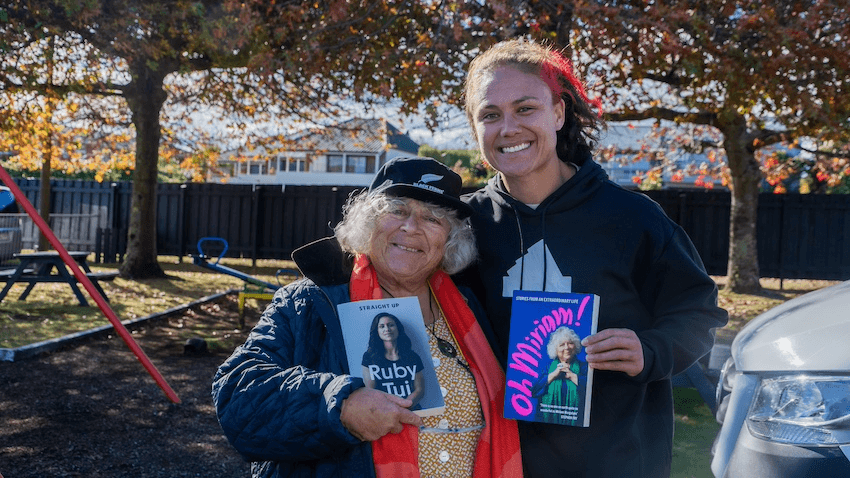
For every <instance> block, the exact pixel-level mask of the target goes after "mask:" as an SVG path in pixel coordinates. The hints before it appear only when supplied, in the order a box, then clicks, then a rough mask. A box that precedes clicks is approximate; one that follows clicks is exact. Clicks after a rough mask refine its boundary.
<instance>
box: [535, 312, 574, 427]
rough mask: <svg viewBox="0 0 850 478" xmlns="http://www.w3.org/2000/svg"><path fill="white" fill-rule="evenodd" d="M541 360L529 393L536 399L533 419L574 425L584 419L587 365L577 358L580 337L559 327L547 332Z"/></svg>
mask: <svg viewBox="0 0 850 478" xmlns="http://www.w3.org/2000/svg"><path fill="white" fill-rule="evenodd" d="M546 352H547V353H548V355H549V359H550V361H549V362H548V363H547V362H544V368H543V369H542V370H541V371H540V376H539V379H538V381H537V382H535V383H534V384H533V385H532V387H531V393H532V394H533V396H534V397H535V398H537V399H538V406H537V414H536V416H535V419H536V420H538V421H541V422H546V423H558V424H561V425H577V424H580V423H582V422H583V421H584V406H583V405H584V403H583V398H584V394H585V387H586V385H587V366H586V364H584V363H582V362H581V361H579V359H578V354H579V353H581V339H579V336H578V334H577V333H576V332H575V330H573V329H571V328H569V327H567V326H561V327H558V328H557V329H555V331H554V332H552V334H551V335H549V341H548V343H547V344H546Z"/></svg>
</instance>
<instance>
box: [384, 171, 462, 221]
mask: <svg viewBox="0 0 850 478" xmlns="http://www.w3.org/2000/svg"><path fill="white" fill-rule="evenodd" d="M462 186H463V180H462V179H461V178H460V176H459V175H458V174H457V173H455V172H454V171H452V170H451V169H449V168H448V167H446V165H444V164H443V163H441V162H439V161H437V160H436V159H431V158H420V157H399V158H393V159H391V160H389V161H387V162H386V163H385V164H384V165H383V166H381V169H379V170H378V172H377V173H376V174H375V178H374V179H372V184H371V185H370V186H369V194H377V193H383V194H386V195H387V196H394V197H406V198H411V199H416V200H419V201H424V202H429V203H432V204H436V205H438V206H443V207H447V208H450V209H453V210H455V211H457V213H458V216H460V217H461V218H465V217H469V216H471V215H472V213H473V210H472V208H471V207H470V206H469V205H468V204H466V203H465V202H463V201H461V200H460V192H461V187H462Z"/></svg>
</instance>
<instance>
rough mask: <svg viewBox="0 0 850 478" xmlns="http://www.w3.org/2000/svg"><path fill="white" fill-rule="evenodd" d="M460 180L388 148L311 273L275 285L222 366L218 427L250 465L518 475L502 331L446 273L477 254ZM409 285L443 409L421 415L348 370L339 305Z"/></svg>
mask: <svg viewBox="0 0 850 478" xmlns="http://www.w3.org/2000/svg"><path fill="white" fill-rule="evenodd" d="M461 186H462V179H461V177H460V176H459V175H458V174H457V173H455V172H454V171H452V170H451V169H449V168H448V167H446V166H445V165H443V164H442V163H440V162H438V161H436V160H434V159H430V158H419V157H400V158H394V159H391V160H389V161H387V162H386V163H385V164H383V165H382V166H381V167H380V169H379V170H378V172H377V173H376V175H375V177H374V178H373V181H372V184H371V185H370V186H369V188H368V189H366V190H364V191H362V192H358V193H357V194H354V195H352V196H351V197H350V198H349V199H348V202H347V203H346V205H345V207H344V208H343V214H342V220H341V222H340V223H339V224H337V225H336V227H335V228H334V235H333V237H329V238H325V239H321V240H318V241H315V242H313V243H310V244H307V245H306V246H303V247H301V248H299V249H297V250H296V251H295V252H293V254H292V259H293V260H294V261H295V262H296V264H297V265H298V268H299V269H300V270H301V272H302V273H303V275H304V278H303V279H301V280H298V281H296V282H293V283H291V284H288V285H287V286H285V287H282V288H281V289H279V290H278V291H277V292H276V293H275V295H274V298H273V299H272V301H271V303H270V304H269V305H268V307H267V308H266V310H265V312H263V314H262V316H261V317H260V319H259V321H258V323H257V325H256V326H255V327H254V328H253V329H252V331H251V333H250V334H249V336H248V338H247V339H246V341H245V343H244V344H242V345H241V346H239V347H237V348H236V350H235V351H234V352H233V353H232V355H231V356H230V357H229V358H228V359H227V360H226V361H225V362H224V363H223V364H222V365H221V366H220V367H219V368H218V370H217V372H216V374H215V376H214V378H213V386H212V398H213V403H214V405H215V408H216V415H217V417H218V420H219V423H220V424H221V428H222V430H223V431H224V434H225V436H226V437H227V439H228V441H229V442H230V443H231V444H232V445H233V446H234V447H235V448H236V450H237V451H239V453H240V454H242V456H244V457H245V458H246V459H247V460H248V461H250V462H251V470H252V474H253V476H255V477H264V478H266V477H291V476H299V477H308V476H311V477H312V476H356V477H374V476H377V477H416V476H459V477H473V476H474V477H482V478H484V477H515V476H516V477H518V476H522V460H521V456H520V448H519V447H520V445H519V434H518V431H517V425H516V421H514V420H508V419H505V418H504V395H505V386H506V385H505V381H506V380H505V374H504V370H503V369H502V368H501V367H500V365H499V361H498V360H497V359H496V356H495V355H494V353H493V350H492V349H491V348H490V346H489V339H488V338H487V337H488V336H492V331H491V330H490V329H489V328H488V326H487V325H486V324H488V322H487V321H486V320H485V317H484V315H483V309H482V307H481V305H480V303H479V302H478V301H477V299H476V298H475V296H474V295H473V294H472V292H471V291H470V290H469V289H467V288H463V287H461V288H459V287H456V286H455V284H454V281H453V280H452V278H451V277H450V275H449V274H455V273H457V272H459V271H460V270H462V269H464V268H465V267H467V266H469V264H471V263H472V261H473V260H474V259H475V257H476V255H477V251H476V247H475V238H474V234H473V231H472V229H471V228H470V225H469V215H470V214H471V210H470V208H469V207H468V206H467V205H466V204H464V203H463V202H462V201H461V200H460V193H461ZM404 297H416V298H417V301H418V304H419V307H420V310H421V314H422V320H423V322H424V324H423V326H424V328H425V329H427V332H426V333H427V335H428V337H427V339H428V345H427V346H428V347H429V350H430V353H431V356H429V357H421V359H422V360H428V361H431V362H432V363H433V364H434V370H435V372H436V378H437V381H438V383H439V387H440V389H441V391H442V396H443V402H444V407H443V408H444V412H443V413H442V414H439V415H434V416H425V417H420V416H418V415H416V414H415V413H414V412H413V411H411V410H409V407H411V406H412V405H413V400H411V399H410V397H407V398H402V397H398V396H396V395H394V394H392V393H386V392H385V391H382V390H381V387H380V385H378V386H377V387H376V388H375V389H373V388H369V387H366V386H365V383H364V381H363V379H362V378H358V377H356V376H353V375H352V374H351V373H352V371H351V370H350V369H349V363H350V360H349V359H350V357H348V353H347V351H346V344H345V340H344V335H343V331H342V326H341V320H344V319H345V318H344V317H340V315H339V314H338V306H339V305H341V304H347V303H350V302H356V301H364V300H373V299H392V298H396V299H400V298H404ZM482 324H483V325H482ZM485 327H486V328H485ZM399 329H400V327H399ZM361 340H365V338H361ZM386 342H387V341H383V340H382V343H381V344H380V345H379V346H380V347H383V345H384V344H385V343H386ZM361 353H362V352H361ZM378 355H380V353H379V354H378ZM385 356H386V355H385ZM360 358H361V357H356V360H355V363H356V361H357V360H359V359H360ZM358 372H359V371H358Z"/></svg>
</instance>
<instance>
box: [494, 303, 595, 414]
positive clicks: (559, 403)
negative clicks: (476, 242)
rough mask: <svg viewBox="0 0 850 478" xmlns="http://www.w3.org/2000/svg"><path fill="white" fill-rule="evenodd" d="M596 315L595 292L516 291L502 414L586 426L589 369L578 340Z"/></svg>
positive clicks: (592, 326) (591, 331) (590, 383)
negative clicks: (503, 411)
mask: <svg viewBox="0 0 850 478" xmlns="http://www.w3.org/2000/svg"><path fill="white" fill-rule="evenodd" d="M598 315H599V296H597V295H595V294H578V293H559V292H535V291H522V290H518V291H514V297H513V305H512V309H511V329H510V336H509V347H508V368H507V370H506V373H505V375H506V380H507V388H506V391H505V418H512V419H516V420H525V421H530V422H545V423H556V424H560V425H571V426H579V427H588V426H590V406H591V399H590V397H591V388H592V386H593V369H589V368H588V366H587V360H586V355H585V352H584V350H583V347H582V346H581V341H582V339H584V338H585V337H587V336H589V335H593V334H595V333H596V328H597V321H598Z"/></svg>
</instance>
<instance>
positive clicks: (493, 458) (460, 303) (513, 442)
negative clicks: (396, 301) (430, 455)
mask: <svg viewBox="0 0 850 478" xmlns="http://www.w3.org/2000/svg"><path fill="white" fill-rule="evenodd" d="M428 283H429V284H430V286H431V290H433V291H434V296H435V297H436V299H437V302H438V303H439V304H440V307H441V308H442V309H443V312H444V313H445V317H446V322H447V323H448V325H449V328H450V329H451V331H452V335H454V337H455V339H456V340H457V341H458V346H459V347H460V350H461V352H463V356H464V357H465V358H466V359H467V361H468V362H469V368H470V370H471V371H472V376H473V377H474V378H475V385H476V390H477V391H478V398H479V399H480V400H481V411H482V412H483V414H484V429H483V430H481V437H480V438H479V440H478V447H477V448H476V450H475V467H474V470H475V471H474V474H473V476H474V477H475V478H491V477H503V478H514V477H521V476H522V460H521V458H520V451H519V433H518V432H517V424H516V421H514V420H508V419H505V418H504V405H505V403H504V400H505V373H504V372H503V371H502V368H501V367H500V366H499V363H498V361H497V360H496V357H495V355H493V351H492V350H490V346H489V345H488V343H487V339H486V338H485V337H484V331H482V330H481V326H480V325H479V324H478V321H477V320H476V318H475V314H473V313H472V310H470V308H469V306H467V305H466V299H465V298H464V297H463V295H461V293H460V292H459V291H458V290H457V287H455V285H454V282H452V280H451V278H449V276H448V274H446V273H445V272H443V271H437V272H435V273H434V274H433V275H432V276H431V278H430V279H429V280H428ZM350 290H351V300H352V301H358V300H369V299H380V298H382V294H381V288H380V286H379V285H378V276H377V274H376V273H375V269H374V267H372V264H371V263H370V262H369V258H368V257H366V256H364V255H358V256H357V257H356V259H355V261H354V270H353V271H352V273H351V283H350ZM372 460H373V461H374V462H375V473H376V474H377V476H378V478H390V477H391V478H398V477H403V478H419V429H418V428H417V427H415V426H413V425H405V426H404V430H402V431H401V433H397V434H393V433H390V434H387V435H384V436H383V437H381V438H380V439H378V440H377V441H373V442H372Z"/></svg>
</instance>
